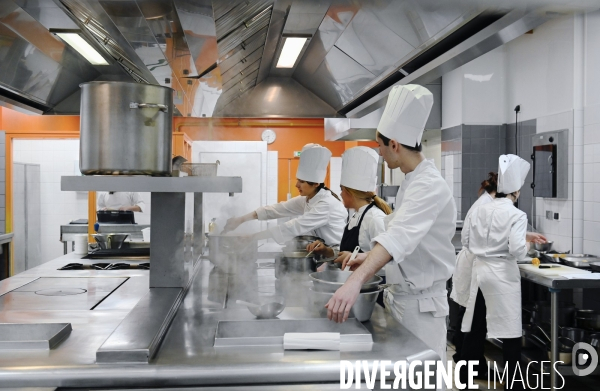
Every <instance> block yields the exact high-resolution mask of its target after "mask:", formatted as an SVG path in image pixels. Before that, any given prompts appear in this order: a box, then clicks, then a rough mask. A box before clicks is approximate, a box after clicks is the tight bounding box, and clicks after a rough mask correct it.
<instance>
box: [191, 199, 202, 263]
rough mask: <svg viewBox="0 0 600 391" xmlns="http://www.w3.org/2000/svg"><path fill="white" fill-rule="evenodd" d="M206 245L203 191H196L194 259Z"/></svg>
mask: <svg viewBox="0 0 600 391" xmlns="http://www.w3.org/2000/svg"><path fill="white" fill-rule="evenodd" d="M203 247H204V221H203V220H202V193H194V242H193V243H192V248H193V252H194V260H198V257H199V256H200V255H202V248H203Z"/></svg>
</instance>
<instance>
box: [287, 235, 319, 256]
mask: <svg viewBox="0 0 600 391" xmlns="http://www.w3.org/2000/svg"><path fill="white" fill-rule="evenodd" d="M315 240H319V241H321V242H325V241H324V240H323V239H321V238H320V237H318V236H312V235H300V236H296V237H295V238H294V239H292V240H290V241H289V242H286V243H285V247H284V248H283V251H284V252H294V251H306V246H308V245H309V244H311V243H312V242H314V241H315Z"/></svg>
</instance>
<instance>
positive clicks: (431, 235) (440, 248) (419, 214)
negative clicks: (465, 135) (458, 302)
mask: <svg viewBox="0 0 600 391" xmlns="http://www.w3.org/2000/svg"><path fill="white" fill-rule="evenodd" d="M396 202H397V204H396V205H397V209H396V210H395V211H394V213H392V214H391V215H388V216H386V217H385V222H386V223H387V230H386V231H385V232H384V233H382V234H380V235H378V236H377V237H376V238H375V239H374V241H375V242H377V243H379V244H381V245H382V246H383V247H384V248H385V249H386V250H387V252H388V253H390V255H391V256H392V261H391V262H389V263H388V264H387V265H386V269H385V273H386V276H387V282H388V283H392V284H394V285H392V286H390V288H389V291H390V292H391V293H392V294H394V296H396V295H419V296H420V297H423V298H419V305H420V310H421V312H432V313H433V314H434V316H435V317H441V316H446V315H447V314H448V300H447V297H446V296H445V294H446V287H445V284H446V281H447V280H448V279H449V278H450V277H451V276H452V272H453V271H454V265H455V261H456V259H455V252H454V245H453V244H452V237H453V236H454V234H455V232H456V205H455V204H454V199H453V197H452V193H451V192H450V188H449V187H448V184H447V183H446V181H445V180H444V178H442V176H441V174H440V172H439V171H438V170H437V168H436V167H435V165H434V163H433V161H432V160H423V161H422V162H421V163H419V165H418V166H417V167H416V168H415V169H414V171H412V172H410V173H408V174H406V177H405V179H404V181H403V182H402V184H401V185H400V188H399V189H398V194H397V195H396ZM433 291H435V294H431V293H432V292H433ZM427 296H429V297H427Z"/></svg>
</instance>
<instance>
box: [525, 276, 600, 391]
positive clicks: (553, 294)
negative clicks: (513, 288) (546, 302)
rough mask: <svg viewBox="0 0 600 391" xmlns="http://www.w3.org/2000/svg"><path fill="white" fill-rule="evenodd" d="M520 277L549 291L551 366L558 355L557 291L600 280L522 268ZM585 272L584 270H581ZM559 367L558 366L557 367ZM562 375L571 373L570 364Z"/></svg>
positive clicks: (592, 284) (597, 283)
mask: <svg viewBox="0 0 600 391" xmlns="http://www.w3.org/2000/svg"><path fill="white" fill-rule="evenodd" d="M519 270H520V272H521V278H523V279H525V280H527V281H531V282H533V283H535V284H538V285H541V286H544V287H546V288H548V290H549V291H550V324H551V329H550V333H551V335H550V339H551V352H552V353H551V368H554V367H555V366H554V364H555V362H556V361H558V357H559V342H558V293H559V292H560V291H561V290H562V289H577V288H584V289H585V288H600V280H588V279H570V278H566V277H563V276H544V275H540V274H537V273H533V272H530V271H527V270H524V269H523V268H519ZM581 272H582V273H586V271H585V270H582V271H581ZM558 368H560V366H559V367H558ZM561 374H564V375H570V374H572V370H571V366H570V365H569V366H568V367H567V368H566V371H565V372H561ZM550 389H551V390H555V389H556V371H552V370H551V371H550Z"/></svg>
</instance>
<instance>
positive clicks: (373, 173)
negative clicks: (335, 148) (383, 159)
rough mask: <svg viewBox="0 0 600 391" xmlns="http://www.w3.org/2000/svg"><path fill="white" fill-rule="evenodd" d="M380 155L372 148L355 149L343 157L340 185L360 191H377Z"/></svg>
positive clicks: (348, 151) (345, 153) (351, 149)
mask: <svg viewBox="0 0 600 391" xmlns="http://www.w3.org/2000/svg"><path fill="white" fill-rule="evenodd" d="M378 163H379V155H378V154H377V152H375V151H374V150H373V149H371V148H367V147H354V148H350V149H349V150H347V151H346V152H344V154H343V155H342V179H341V180H340V184H341V185H342V186H345V187H349V188H351V189H355V190H360V191H375V186H377V167H378Z"/></svg>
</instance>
